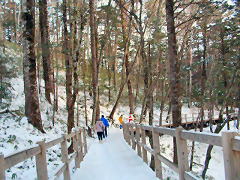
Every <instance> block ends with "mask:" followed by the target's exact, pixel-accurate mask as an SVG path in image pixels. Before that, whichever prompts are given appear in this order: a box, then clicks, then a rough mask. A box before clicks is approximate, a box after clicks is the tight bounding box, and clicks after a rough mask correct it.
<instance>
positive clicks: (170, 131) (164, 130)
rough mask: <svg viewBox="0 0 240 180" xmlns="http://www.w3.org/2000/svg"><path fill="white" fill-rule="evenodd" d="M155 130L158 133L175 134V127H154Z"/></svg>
mask: <svg viewBox="0 0 240 180" xmlns="http://www.w3.org/2000/svg"><path fill="white" fill-rule="evenodd" d="M155 132H156V133H159V134H164V135H170V136H175V129H173V128H165V127H156V128H155Z"/></svg>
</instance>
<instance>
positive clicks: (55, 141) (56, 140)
mask: <svg viewBox="0 0 240 180" xmlns="http://www.w3.org/2000/svg"><path fill="white" fill-rule="evenodd" d="M61 142H63V137H60V138H57V139H54V140H52V141H49V142H46V144H45V145H46V149H49V148H51V147H53V146H55V145H57V144H59V143H61Z"/></svg>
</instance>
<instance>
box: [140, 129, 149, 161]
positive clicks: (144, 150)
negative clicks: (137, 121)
mask: <svg viewBox="0 0 240 180" xmlns="http://www.w3.org/2000/svg"><path fill="white" fill-rule="evenodd" d="M140 128H141V135H142V144H143V146H145V145H146V132H145V129H143V128H142V126H141V127H140ZM143 146H142V157H143V161H144V162H145V163H148V159H147V150H146V149H145V148H144V147H143Z"/></svg>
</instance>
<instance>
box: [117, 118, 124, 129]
mask: <svg viewBox="0 0 240 180" xmlns="http://www.w3.org/2000/svg"><path fill="white" fill-rule="evenodd" d="M118 121H119V123H120V129H122V124H123V115H121V116H120V117H119V118H118Z"/></svg>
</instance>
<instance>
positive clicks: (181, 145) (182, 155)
mask: <svg viewBox="0 0 240 180" xmlns="http://www.w3.org/2000/svg"><path fill="white" fill-rule="evenodd" d="M182 130H183V128H182V127H178V128H176V141H177V157H178V173H179V179H180V180H184V173H185V171H189V166H188V149H187V140H185V139H183V138H182V136H181V133H182Z"/></svg>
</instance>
